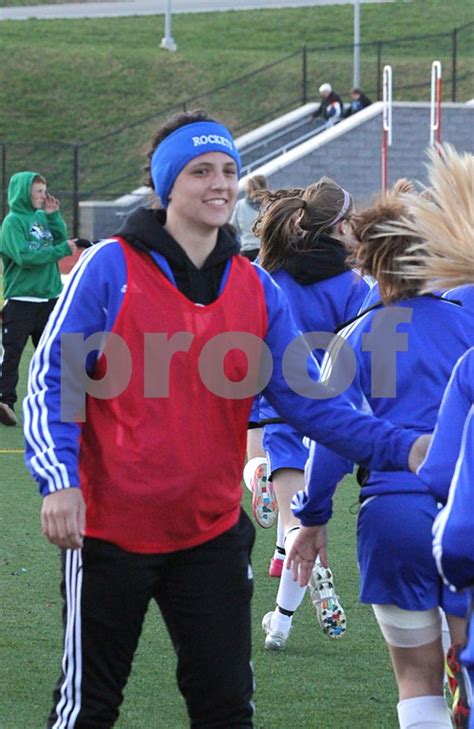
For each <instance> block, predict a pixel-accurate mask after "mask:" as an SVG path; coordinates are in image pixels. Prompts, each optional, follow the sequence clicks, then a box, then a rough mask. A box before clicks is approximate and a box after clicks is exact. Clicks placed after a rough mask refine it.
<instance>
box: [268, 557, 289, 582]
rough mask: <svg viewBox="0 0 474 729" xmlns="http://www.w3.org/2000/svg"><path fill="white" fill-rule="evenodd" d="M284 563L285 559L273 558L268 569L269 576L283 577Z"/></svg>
mask: <svg viewBox="0 0 474 729" xmlns="http://www.w3.org/2000/svg"><path fill="white" fill-rule="evenodd" d="M284 561H285V560H284V559H278V558H277V557H272V558H271V560H270V567H269V568H268V574H269V575H270V577H281V573H282V572H283V562H284Z"/></svg>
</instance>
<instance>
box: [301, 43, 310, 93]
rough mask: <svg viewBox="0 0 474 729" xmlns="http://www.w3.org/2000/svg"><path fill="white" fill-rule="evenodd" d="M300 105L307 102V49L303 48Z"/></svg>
mask: <svg viewBox="0 0 474 729" xmlns="http://www.w3.org/2000/svg"><path fill="white" fill-rule="evenodd" d="M301 89H302V94H301V103H302V104H303V105H304V104H306V103H307V101H308V49H307V47H306V46H303V49H302V79H301Z"/></svg>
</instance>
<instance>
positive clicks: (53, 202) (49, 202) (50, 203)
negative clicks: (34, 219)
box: [43, 192, 59, 214]
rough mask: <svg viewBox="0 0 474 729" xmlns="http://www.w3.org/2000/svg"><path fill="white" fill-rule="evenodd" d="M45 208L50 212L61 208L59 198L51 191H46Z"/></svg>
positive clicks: (45, 210) (46, 211)
mask: <svg viewBox="0 0 474 729" xmlns="http://www.w3.org/2000/svg"><path fill="white" fill-rule="evenodd" d="M43 210H44V212H45V213H48V214H49V213H55V212H56V210H59V200H57V199H56V198H55V197H53V196H52V195H50V194H49V192H47V193H46V198H45V201H44V206H43Z"/></svg>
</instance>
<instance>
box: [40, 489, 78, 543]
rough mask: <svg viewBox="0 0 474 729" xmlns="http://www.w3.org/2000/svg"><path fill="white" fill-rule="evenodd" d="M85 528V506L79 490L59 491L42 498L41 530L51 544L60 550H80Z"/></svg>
mask: <svg viewBox="0 0 474 729" xmlns="http://www.w3.org/2000/svg"><path fill="white" fill-rule="evenodd" d="M85 526H86V505H85V503H84V498H83V496H82V492H81V490H80V489H78V488H73V487H71V488H67V489H61V490H60V491H55V492H54V493H53V494H49V495H48V496H45V497H44V501H43V508H42V509H41V528H42V531H43V534H44V535H45V537H46V538H47V539H48V540H49V541H50V542H51V544H56V545H57V546H58V547H61V548H62V549H80V548H81V547H82V545H83V536H84V531H85Z"/></svg>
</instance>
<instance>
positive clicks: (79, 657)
mask: <svg viewBox="0 0 474 729" xmlns="http://www.w3.org/2000/svg"><path fill="white" fill-rule="evenodd" d="M254 538H255V529H254V527H253V524H252V523H251V521H250V519H249V518H248V516H247V515H246V514H245V512H243V511H242V512H241V516H240V519H239V522H238V523H237V524H236V526H235V527H233V528H232V529H231V530H230V531H228V532H226V533H225V534H222V535H221V536H219V537H217V538H216V539H213V540H211V541H210V542H207V543H206V544H203V545H201V546H199V547H194V548H193V549H187V550H183V551H181V552H174V553H172V554H161V555H160V554H157V555H143V554H132V553H130V552H124V551H123V550H121V549H119V548H118V547H116V546H114V545H112V544H110V543H108V542H103V541H100V540H96V539H86V540H85V544H84V547H83V549H82V550H80V551H74V552H73V551H71V550H68V551H67V552H65V555H64V560H63V562H64V565H63V566H64V580H63V594H64V595H65V615H64V617H65V652H64V658H63V672H62V675H61V678H60V680H59V682H58V684H57V686H56V689H55V691H54V695H53V699H54V708H53V709H52V711H51V714H50V717H49V722H48V728H49V729H51V728H52V727H55V728H56V727H61V728H64V729H66V727H67V729H70V728H72V727H74V729H106V728H107V729H109V727H112V726H113V724H114V723H115V721H116V720H117V717H118V715H119V706H120V704H121V703H122V700H123V689H124V687H125V685H126V683H127V679H128V676H129V673H130V669H131V665H132V660H133V656H134V653H135V650H136V647H137V644H138V639H139V636H140V633H141V629H142V624H143V620H144V617H145V613H146V611H147V608H148V605H149V603H150V601H151V600H152V599H154V600H155V601H156V603H157V604H158V607H159V609H160V611H161V614H162V616H163V619H164V621H165V624H166V627H167V629H168V632H169V634H170V637H171V639H172V642H173V645H174V649H175V651H176V655H177V660H178V668H177V678H178V685H179V689H180V691H181V693H182V694H183V696H184V698H185V700H186V704H187V708H188V714H189V718H190V726H191V727H193V728H197V727H199V729H204V728H205V729H211V728H212V729H218V728H219V729H237V728H239V729H240V728H243V727H245V728H250V727H253V723H252V713H253V710H252V704H251V698H252V692H253V673H252V668H251V664H250V660H251V620H250V599H251V596H252V591H253V581H252V575H251V568H250V552H251V549H252V546H253V542H254ZM157 665H159V660H157ZM159 681H160V677H159V670H158V669H157V672H156V685H157V694H158V695H159ZM158 700H159V699H158ZM147 729H148V728H147Z"/></svg>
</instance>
